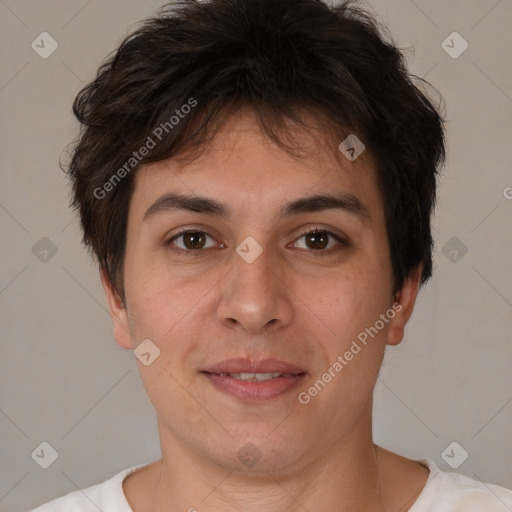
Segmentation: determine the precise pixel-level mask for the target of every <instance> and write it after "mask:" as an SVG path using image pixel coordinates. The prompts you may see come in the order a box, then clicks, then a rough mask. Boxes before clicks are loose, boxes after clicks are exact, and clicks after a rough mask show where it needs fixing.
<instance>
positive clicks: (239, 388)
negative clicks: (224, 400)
mask: <svg viewBox="0 0 512 512" xmlns="http://www.w3.org/2000/svg"><path fill="white" fill-rule="evenodd" d="M201 373H202V374H203V375H204V376H205V377H206V379H207V380H208V381H209V382H210V383H211V384H212V385H213V386H214V387H215V388H217V389H218V390H219V391H222V392H224V393H227V394H228V395H231V396H233V397H235V398H239V399H241V400H244V401H249V402H253V401H254V402H261V401H264V400H270V399H272V398H276V397H278V396H280V395H282V394H284V393H286V392H288V391H290V390H291V389H293V388H295V387H296V386H298V385H299V383H300V382H301V381H302V380H303V379H304V378H305V377H306V375H307V372H306V371H305V370H304V369H303V368H300V367H299V366H296V365H293V364H290V363H287V362H285V361H280V360H278V359H263V360H259V361H255V360H252V359H249V358H234V359H226V360H224V361H221V362H220V363H217V364H215V365H213V366H210V367H209V368H206V369H205V370H201ZM220 373H286V374H288V375H287V376H282V377H275V378H273V379H269V380H265V381H259V382H252V381H243V380H239V379H235V378H233V377H230V376H229V375H219V374H220Z"/></svg>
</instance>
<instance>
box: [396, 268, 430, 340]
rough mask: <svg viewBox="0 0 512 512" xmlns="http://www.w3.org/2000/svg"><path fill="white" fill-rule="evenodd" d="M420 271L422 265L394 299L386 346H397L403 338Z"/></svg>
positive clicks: (412, 305) (410, 313) (415, 294)
mask: <svg viewBox="0 0 512 512" xmlns="http://www.w3.org/2000/svg"><path fill="white" fill-rule="evenodd" d="M422 270H423V265H419V266H417V267H416V268H415V269H414V270H413V271H412V272H411V273H410V274H409V277H408V278H407V279H406V281H405V283H404V285H403V286H402V289H401V290H400V291H399V292H398V293H397V294H396V295H395V297H394V303H393V306H392V309H393V310H394V311H395V316H394V317H393V318H392V319H391V320H390V322H389V329H388V335H387V344H388V345H398V344H399V343H400V342H401V341H402V339H403V337H404V329H405V325H406V324H407V322H408V321H409V318H411V315H412V311H413V309H414V303H415V302H416V296H417V295H418V290H419V287H420V279H421V272H422Z"/></svg>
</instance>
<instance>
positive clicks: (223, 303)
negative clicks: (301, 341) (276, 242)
mask: <svg viewBox="0 0 512 512" xmlns="http://www.w3.org/2000/svg"><path fill="white" fill-rule="evenodd" d="M249 261H250V259H249V260H246V259H244V258H243V257H241V256H240V255H239V254H238V253H236V252H234V253H233V265H232V268H231V271H230V272H228V273H227V275H226V276H225V277H224V279H222V281H221V282H220V283H219V285H220V293H221V297H220V301H219V303H218V309H217V315H218V319H219V321H220V322H221V323H223V324H224V325H225V326H227V327H229V328H231V329H233V328H234V329H239V330H241V331H243V332H245V333H250V334H262V333H265V334H268V333H270V332H271V331H273V330H277V329H279V328H281V327H283V326H286V325H288V324H289V323H290V322H291V321H292V317H293V303H292V297H293V292H292V289H291V288H290V286H291V285H290V284H289V283H286V276H285V272H284V268H283V265H284V263H281V262H280V261H279V260H278V258H277V257H276V256H275V255H273V253H272V251H271V250H270V249H264V250H263V252H262V253H261V254H260V255H259V256H258V257H257V258H256V259H255V260H254V261H252V262H249Z"/></svg>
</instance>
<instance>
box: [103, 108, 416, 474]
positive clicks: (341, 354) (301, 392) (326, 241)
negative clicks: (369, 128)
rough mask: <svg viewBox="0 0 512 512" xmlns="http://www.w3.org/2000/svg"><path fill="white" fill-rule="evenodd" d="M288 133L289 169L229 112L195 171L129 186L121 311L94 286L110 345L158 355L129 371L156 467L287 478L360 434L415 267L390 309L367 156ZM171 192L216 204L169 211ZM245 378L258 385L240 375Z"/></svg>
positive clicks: (179, 169) (151, 176) (253, 126)
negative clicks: (174, 457) (180, 464)
mask: <svg viewBox="0 0 512 512" xmlns="http://www.w3.org/2000/svg"><path fill="white" fill-rule="evenodd" d="M297 136H298V137H299V136H301V137H303V139H302V141H301V144H302V147H304V148H307V149H308V152H307V155H305V156H304V157H303V158H300V159H297V158H293V157H291V156H289V155H287V154H286V153H284V152H282V151H281V150H280V149H278V148H277V147H276V146H273V145H272V144H271V143H270V142H268V141H266V140H265V139H264V138H263V136H262V135H261V133H260V131H259V128H258V126H257V123H256V120H255V118H254V117H253V115H252V113H251V112H250V111H241V112H240V113H239V114H238V115H236V116H234V117H232V118H230V120H229V121H228V122H227V123H226V124H225V125H224V126H223V127H222V128H221V130H220V131H219V132H218V133H217V136H216V138H215V139H214V141H213V144H212V146H211V147H210V148H209V149H208V150H207V152H206V153H205V154H204V155H203V156H201V157H200V158H198V159H197V160H194V161H192V162H188V163H184V162H181V163H180V162H178V161H176V160H175V159H169V160H166V161H162V162H158V163H153V164H150V165H147V166H146V167H145V168H142V169H141V170H140V171H138V173H137V175H136V182H135V189H134V193H133V197H132V199H131V203H130V209H129V215H128V231H127V242H126V258H125V267H124V284H125V293H126V308H125V307H123V305H122V303H121V301H120V300H119V297H117V296H116V295H115V294H114V293H113V292H112V289H111V287H110V286H109V284H108V281H107V280H106V278H105V276H104V275H103V284H104V286H105V289H106V292H107V297H108V300H109V305H110V308H111V312H112V316H113V318H114V334H115V337H116V340H117V342H118V343H119V344H120V345H121V346H122V347H124V348H126V349H132V348H135V347H137V346H138V345H139V344H140V343H141V342H142V341H143V340H150V342H147V341H146V342H145V343H146V344H147V347H150V348H149V350H145V352H148V351H149V352H150V354H153V352H154V350H156V347H157V348H158V350H159V351H160V354H159V356H158V357H156V359H154V360H153V358H154V355H150V356H146V359H148V361H151V363H150V364H148V365H145V364H143V363H142V362H141V361H140V360H138V359H137V364H138V367H139V372H140V375H141V379H142V381H143V384H144V387H145V389H146V392H147V394H148V396H149V398H150V400H151V402H152V404H153V405H154V407H155V410H156V412H157V418H158V425H159V431H160V437H161V444H162V453H163V455H164V457H165V454H166V451H169V452H170V451H171V448H172V450H174V453H178V452H179V451H180V450H181V452H182V453H184V452H187V453H188V455H189V456H192V457H194V458H197V460H208V461H212V462H214V463H216V464H218V465H220V466H222V467H228V468H238V469H239V470H249V469H250V466H249V465H248V464H247V460H246V459H247V457H246V456H247V455H248V456H249V458H250V457H251V456H255V457H257V458H259V459H260V460H259V462H258V464H257V465H256V466H254V469H252V471H266V470H274V471H275V470H278V469H284V468H288V469H289V470H290V471H292V470H293V469H297V470H298V469H299V468H300V467H302V466H303V465H304V464H308V463H311V462H312V460H313V459H315V458H322V457H323V458H325V457H329V454H331V453H335V452H336V450H335V448H336V446H341V445H343V443H347V442H353V443H358V442H359V441H361V440H362V439H363V438H366V437H367V436H369V435H371V399H372V392H373V388H374V385H375V382H376V378H377V375H378V372H379V369H380V364H381V361H382V357H383V352H384V348H385V345H386V343H388V344H396V343H399V342H400V340H401V339H402V335H403V327H404V326H405V323H406V322H407V320H408V318H409V315H410V314H411V311H412V307H413V303H414V299H415V293H416V291H417V285H418V279H417V278H418V277H419V272H418V273H417V274H415V275H416V278H414V279H410V280H408V281H407V282H406V285H405V286H404V288H403V290H402V292H401V294H399V296H398V297H396V301H398V302H399V303H400V306H397V302H396V301H395V300H394V298H393V297H392V273H391V262H390V253H389V246H388V239H387V234H386V228H385V219H384V210H383V205H382V200H381V198H380V197H379V193H378V190H377V186H376V183H375V180H374V175H373V170H372V168H371V164H370V162H369V160H368V159H366V158H365V154H364V153H363V155H362V156H360V157H359V158H358V159H356V160H355V161H353V162H350V161H349V160H348V159H345V158H344V157H343V156H341V155H340V158H335V157H334V156H333V154H332V153H331V152H329V151H328V150H326V148H322V147H319V146H317V145H316V144H317V143H316V142H314V141H313V140H310V139H309V138H308V137H307V136H306V135H305V134H302V135H301V134H297ZM170 194H174V195H175V196H174V198H170V196H169V195H170ZM178 194H179V195H181V196H187V197H201V198H206V199H208V200H209V201H214V202H215V203H218V204H216V205H214V206H216V207H217V208H214V206H212V204H211V203H208V202H203V203H196V204H195V207H194V208H195V210H196V211H192V210H191V209H187V208H186V207H185V206H186V205H183V203H181V207H178V202H177V201H176V195H178ZM166 196H167V197H166ZM312 196H329V197H336V198H337V199H338V202H337V203H335V202H333V201H331V202H329V201H327V200H325V201H323V202H321V201H319V200H316V201H307V200H306V201H304V199H307V198H311V197H312ZM298 201H301V202H302V207H299V206H300V205H299V204H298V203H297V202H298ZM294 203H296V204H295V207H293V205H294ZM290 205H291V206H290ZM189 206H190V203H189ZM219 209H222V210H224V214H223V215H221V214H220V213H219ZM183 231H186V232H188V233H185V234H183V233H182V232H183ZM315 231H316V232H315ZM308 233H309V234H308ZM393 305H395V307H394V308H393ZM365 329H366V331H365ZM363 333H366V339H365V335H364V334H363ZM370 333H371V334H370ZM364 339H365V341H363V340H364ZM148 343H149V344H148ZM357 347H358V348H357ZM233 359H235V361H232V360H233ZM269 360H272V361H269ZM148 361H146V362H148ZM251 372H252V373H257V374H258V375H257V376H256V377H257V378H261V379H269V380H265V381H263V382H252V381H244V380H241V379H243V378H248V377H250V376H244V375H243V374H244V373H251ZM222 373H228V374H229V375H221V374H222ZM233 374H234V375H233ZM239 374H242V375H239ZM265 374H268V375H265ZM272 374H273V375H272ZM277 374H284V375H282V376H277ZM319 381H320V382H319Z"/></svg>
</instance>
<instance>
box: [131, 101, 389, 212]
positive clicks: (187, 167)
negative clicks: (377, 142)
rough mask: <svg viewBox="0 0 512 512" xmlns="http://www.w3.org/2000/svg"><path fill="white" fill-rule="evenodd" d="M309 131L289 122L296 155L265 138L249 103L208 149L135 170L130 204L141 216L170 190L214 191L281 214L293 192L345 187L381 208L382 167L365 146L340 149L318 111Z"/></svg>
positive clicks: (247, 207)
mask: <svg viewBox="0 0 512 512" xmlns="http://www.w3.org/2000/svg"><path fill="white" fill-rule="evenodd" d="M307 121H308V123H309V124H311V125H312V129H311V130H309V131H306V130H304V129H303V128H301V127H297V126H293V125H290V126H289V130H288V131H287V133H286V137H287V139H285V142H286V143H287V144H289V145H293V147H294V148H297V149H298V150H299V153H300V154H299V155H296V156H294V155H290V154H289V153H287V152H285V151H283V149H282V148H281V147H279V146H277V145H276V144H274V143H273V142H272V141H270V140H268V139H266V138H265V136H264V135H263V134H262V132H261V129H260V127H259V125H258V122H257V120H256V117H255V115H254V113H253V111H251V110H249V109H245V110H244V109H242V110H241V111H239V112H238V113H237V114H235V115H233V116H231V117H230V118H229V119H228V120H227V121H226V122H225V123H224V124H223V125H222V126H221V128H220V129H219V131H218V132H217V134H216V136H215V137H214V139H213V140H212V142H211V143H210V145H209V146H208V147H207V148H206V151H205V152H204V153H203V154H201V156H199V157H197V158H194V159H187V158H186V155H185V158H183V157H179V158H176V157H171V158H168V159H166V160H162V161H160V162H155V163H151V164H148V165H146V166H144V167H142V168H141V169H139V170H138V171H137V173H136V176H135V189H134V194H133V197H132V205H131V208H130V209H134V210H137V212H136V214H137V217H138V218H139V219H140V216H141V215H143V212H142V209H143V208H144V207H146V208H147V206H149V205H150V204H152V203H153V202H155V201H156V200H157V199H158V198H159V197H161V196H162V195H163V194H165V193H168V192H177V193H180V194H186V195H194V196H198V195H200V196H207V197H215V198H217V199H218V200H219V201H221V202H223V203H225V204H229V205H230V210H232V211H234V212H242V211H243V212H246V213H247V212H251V211H253V212H254V213H258V214H259V215H262V214H263V213H264V212H268V213H269V214H270V213H271V212H272V214H275V212H276V211H277V209H279V208H280V207H281V206H282V204H283V203H285V202H289V201H290V200H291V199H294V198H299V197H304V196H306V195H307V196H310V195H315V194H326V193H329V194H337V193H340V192H341V193H346V194H351V195H353V196H355V197H356V198H358V199H359V200H360V201H361V202H362V203H364V204H366V205H367V207H368V209H369V210H370V209H371V210H373V213H372V215H371V216H372V217H373V216H374V215H376V216H377V217H378V216H381V215H382V205H381V200H380V196H379V194H378V191H377V186H376V181H375V171H374V166H373V162H372V160H371V158H370V155H368V154H366V153H365V152H363V153H362V154H361V155H360V156H359V157H358V158H357V159H356V160H354V161H350V160H349V159H348V158H347V157H346V156H344V154H342V153H341V151H340V150H339V149H338V144H339V142H341V141H339V142H337V141H336V140H333V137H332V132H330V133H328V132H327V131H326V130H325V128H323V127H322V125H321V124H320V123H318V121H317V120H316V119H314V118H313V117H312V116H310V117H309V119H307Z"/></svg>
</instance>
